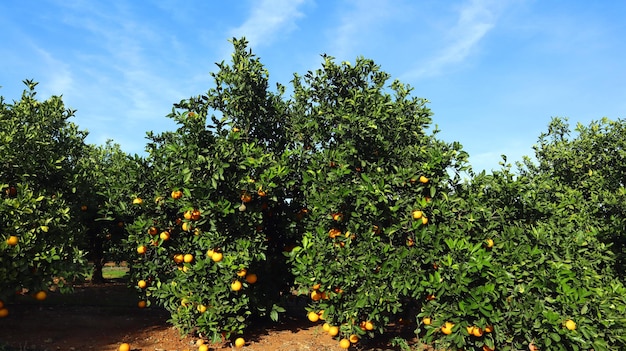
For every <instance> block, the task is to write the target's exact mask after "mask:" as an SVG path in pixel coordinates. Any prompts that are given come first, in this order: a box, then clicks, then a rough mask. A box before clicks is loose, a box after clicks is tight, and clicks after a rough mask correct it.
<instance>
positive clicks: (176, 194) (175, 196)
mask: <svg viewBox="0 0 626 351" xmlns="http://www.w3.org/2000/svg"><path fill="white" fill-rule="evenodd" d="M181 197H183V192H182V191H180V190H174V191H172V199H174V200H177V199H180V198H181Z"/></svg>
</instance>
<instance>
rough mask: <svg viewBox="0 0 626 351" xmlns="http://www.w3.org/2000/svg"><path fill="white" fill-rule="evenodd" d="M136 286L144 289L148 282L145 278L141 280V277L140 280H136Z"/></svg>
mask: <svg viewBox="0 0 626 351" xmlns="http://www.w3.org/2000/svg"><path fill="white" fill-rule="evenodd" d="M137 286H138V287H139V288H140V289H145V287H146V286H148V283H147V282H146V281H145V280H143V279H142V280H140V281H138V282H137Z"/></svg>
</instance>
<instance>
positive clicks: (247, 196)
mask: <svg viewBox="0 0 626 351" xmlns="http://www.w3.org/2000/svg"><path fill="white" fill-rule="evenodd" d="M250 201H252V196H250V194H248V193H247V192H244V193H243V194H241V202H243V203H244V204H245V203H248V202H250Z"/></svg>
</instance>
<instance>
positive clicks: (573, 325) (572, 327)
mask: <svg viewBox="0 0 626 351" xmlns="http://www.w3.org/2000/svg"><path fill="white" fill-rule="evenodd" d="M563 325H565V328H567V329H568V330H576V322H574V321H573V320H571V319H568V320H566V321H565V323H563Z"/></svg>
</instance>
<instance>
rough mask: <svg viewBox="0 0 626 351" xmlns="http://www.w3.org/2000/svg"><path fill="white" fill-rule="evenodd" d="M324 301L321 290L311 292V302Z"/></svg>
mask: <svg viewBox="0 0 626 351" xmlns="http://www.w3.org/2000/svg"><path fill="white" fill-rule="evenodd" d="M321 299H322V293H321V292H320V291H319V290H313V291H312V292H311V300H313V301H319V300H321Z"/></svg>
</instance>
